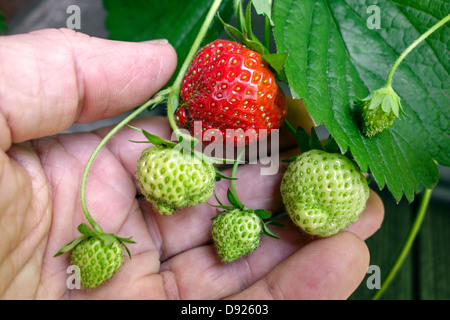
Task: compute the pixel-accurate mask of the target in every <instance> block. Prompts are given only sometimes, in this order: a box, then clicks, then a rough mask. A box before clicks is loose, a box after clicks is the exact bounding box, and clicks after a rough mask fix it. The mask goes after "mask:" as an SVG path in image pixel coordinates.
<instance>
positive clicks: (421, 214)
mask: <svg viewBox="0 0 450 320" xmlns="http://www.w3.org/2000/svg"><path fill="white" fill-rule="evenodd" d="M431 193H432V189H425V191H424V193H423V195H422V200H421V201H420V205H419V209H418V211H417V215H416V218H415V219H414V222H413V225H412V227H411V230H410V232H409V234H408V236H407V238H406V240H405V243H404V244H403V247H402V249H401V251H400V254H399V255H398V256H397V259H396V260H395V262H394V264H393V266H392V268H391V270H390V271H389V273H388V275H387V276H386V278H385V280H384V282H383V284H382V285H381V287H380V289H379V290H378V291H377V292H376V293H375V294H374V296H373V297H372V300H378V299H379V298H380V296H381V295H382V294H383V292H384V291H386V289H387V287H388V286H389V284H390V283H391V281H392V280H393V279H394V277H395V275H396V274H397V272H398V270H399V269H400V267H401V266H402V264H403V261H404V260H405V258H406V256H407V255H408V253H409V251H410V249H411V246H412V244H413V242H414V240H415V238H416V236H417V234H418V233H419V230H420V227H421V226H422V222H423V219H424V218H425V214H426V212H427V208H428V204H429V203H430V198H431Z"/></svg>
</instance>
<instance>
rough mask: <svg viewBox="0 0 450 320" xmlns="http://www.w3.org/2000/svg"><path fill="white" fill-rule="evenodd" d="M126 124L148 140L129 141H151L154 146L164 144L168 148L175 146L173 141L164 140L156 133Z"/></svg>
mask: <svg viewBox="0 0 450 320" xmlns="http://www.w3.org/2000/svg"><path fill="white" fill-rule="evenodd" d="M128 126H129V127H130V128H131V129H134V130H136V131H139V132H141V133H142V134H143V135H144V136H145V137H146V138H147V140H148V141H133V140H130V142H134V143H151V144H153V145H155V146H165V147H168V148H173V147H175V146H176V145H177V144H176V143H175V142H172V141H168V140H165V139H163V138H161V137H158V136H157V135H154V134H151V133H150V132H148V131H146V130H144V129H140V128H136V127H133V126H131V125H128Z"/></svg>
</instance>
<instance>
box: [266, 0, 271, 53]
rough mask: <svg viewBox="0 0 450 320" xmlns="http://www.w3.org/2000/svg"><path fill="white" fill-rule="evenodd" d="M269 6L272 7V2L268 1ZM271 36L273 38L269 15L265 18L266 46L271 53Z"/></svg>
mask: <svg viewBox="0 0 450 320" xmlns="http://www.w3.org/2000/svg"><path fill="white" fill-rule="evenodd" d="M268 2H269V6H270V7H272V0H268ZM270 36H271V25H270V19H269V17H268V16H267V15H265V18H264V46H265V47H266V48H267V51H268V52H270Z"/></svg>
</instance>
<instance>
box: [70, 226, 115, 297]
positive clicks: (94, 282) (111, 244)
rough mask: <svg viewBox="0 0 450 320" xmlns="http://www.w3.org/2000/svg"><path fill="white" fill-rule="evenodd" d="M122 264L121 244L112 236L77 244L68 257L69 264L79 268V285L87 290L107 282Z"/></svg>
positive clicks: (99, 237) (95, 238) (86, 240)
mask: <svg viewBox="0 0 450 320" xmlns="http://www.w3.org/2000/svg"><path fill="white" fill-rule="evenodd" d="M105 237H108V238H105ZM122 262H123V249H122V244H121V243H120V241H119V240H117V239H116V238H114V236H112V235H105V234H104V235H101V236H93V237H88V238H87V239H85V240H83V241H81V242H79V243H78V244H77V245H76V246H75V247H74V249H73V251H72V253H71V255H70V263H71V264H72V265H76V266H78V267H79V268H80V276H81V279H80V280H81V284H82V285H83V287H85V288H87V289H92V288H95V287H97V286H98V285H100V284H102V283H103V282H105V281H106V280H108V279H109V278H110V277H111V276H112V275H113V274H114V273H115V272H116V271H117V270H118V269H119V268H120V266H121V265H122Z"/></svg>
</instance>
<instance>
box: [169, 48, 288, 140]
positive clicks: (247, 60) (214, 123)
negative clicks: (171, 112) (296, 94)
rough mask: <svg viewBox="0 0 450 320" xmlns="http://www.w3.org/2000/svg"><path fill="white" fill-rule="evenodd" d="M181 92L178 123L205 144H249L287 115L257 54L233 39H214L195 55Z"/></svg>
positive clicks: (279, 93)
mask: <svg viewBox="0 0 450 320" xmlns="http://www.w3.org/2000/svg"><path fill="white" fill-rule="evenodd" d="M180 97H181V101H180V106H179V107H178V110H177V112H176V116H177V119H178V122H179V124H180V125H181V126H183V127H185V128H186V129H188V130H189V131H190V133H191V134H192V135H194V136H195V137H196V138H197V139H199V140H201V139H202V138H203V140H202V141H203V142H206V143H208V142H209V140H211V141H215V140H217V141H216V142H220V140H221V139H223V140H222V143H223V141H224V142H225V143H227V144H231V145H233V144H234V145H243V144H248V143H250V142H253V141H256V140H259V139H262V138H265V137H267V136H269V135H270V133H271V130H272V129H278V128H279V127H280V126H281V124H282V123H283V121H284V119H285V118H286V112H287V108H286V98H285V96H284V94H283V91H282V90H281V89H280V88H279V87H278V84H277V82H276V79H275V76H274V74H273V73H272V71H271V70H270V69H269V68H268V66H267V64H266V63H265V62H264V61H263V60H262V59H261V56H260V54H259V53H257V52H255V51H253V50H250V49H248V48H246V47H245V46H243V45H241V44H239V43H236V42H231V41H225V40H216V41H214V42H212V43H210V44H208V45H206V46H205V47H204V48H202V49H201V50H200V51H199V52H198V53H197V54H196V56H195V57H194V59H193V60H192V62H191V65H190V67H189V69H188V71H187V72H186V75H185V77H184V79H183V82H182V85H181V93H180ZM195 121H201V124H202V127H201V129H202V130H203V137H201V136H200V134H201V133H200V132H194V127H195V126H194V122H195ZM209 129H217V130H219V131H216V130H209ZM227 129H232V130H228V132H227ZM238 129H241V130H242V131H241V130H239V131H236V130H238ZM249 129H250V130H249ZM261 129H265V130H261ZM227 138H228V139H227Z"/></svg>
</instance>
